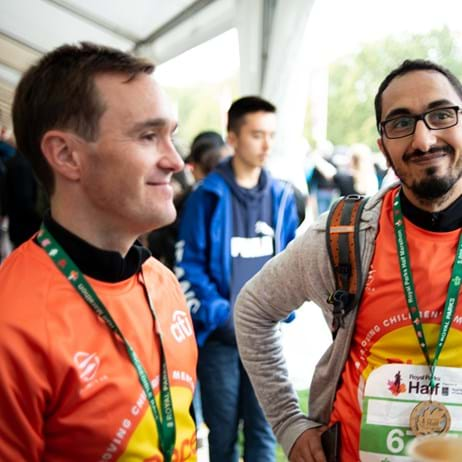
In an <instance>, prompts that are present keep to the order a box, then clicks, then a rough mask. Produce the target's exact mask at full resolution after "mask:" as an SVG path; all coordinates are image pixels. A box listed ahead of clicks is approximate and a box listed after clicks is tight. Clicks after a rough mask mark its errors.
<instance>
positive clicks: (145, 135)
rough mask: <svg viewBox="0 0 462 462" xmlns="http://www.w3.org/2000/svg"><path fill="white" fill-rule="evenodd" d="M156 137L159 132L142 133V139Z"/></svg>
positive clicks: (147, 139)
mask: <svg viewBox="0 0 462 462" xmlns="http://www.w3.org/2000/svg"><path fill="white" fill-rule="evenodd" d="M156 137H157V133H154V132H148V133H143V134H142V135H141V139H143V140H146V141H153V140H154V139H155V138H156Z"/></svg>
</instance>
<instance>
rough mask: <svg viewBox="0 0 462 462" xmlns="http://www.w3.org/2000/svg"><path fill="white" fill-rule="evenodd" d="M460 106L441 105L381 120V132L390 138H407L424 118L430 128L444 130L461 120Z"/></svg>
mask: <svg viewBox="0 0 462 462" xmlns="http://www.w3.org/2000/svg"><path fill="white" fill-rule="evenodd" d="M459 112H460V107H459V106H451V107H439V108H437V109H432V110H431V111H427V112H424V113H422V114H418V115H412V114H409V115H408V114H406V115H401V116H397V117H393V118H392V119H388V120H385V121H384V122H380V124H379V127H380V128H379V131H380V134H382V135H385V136H386V137H387V138H389V139H392V140H393V139H396V138H405V137H406V136H409V135H413V134H414V132H415V128H416V126H417V122H418V121H419V120H422V121H423V123H424V124H425V126H426V127H427V128H428V129H429V130H444V129H445V128H451V127H454V126H455V125H457V123H458V122H459Z"/></svg>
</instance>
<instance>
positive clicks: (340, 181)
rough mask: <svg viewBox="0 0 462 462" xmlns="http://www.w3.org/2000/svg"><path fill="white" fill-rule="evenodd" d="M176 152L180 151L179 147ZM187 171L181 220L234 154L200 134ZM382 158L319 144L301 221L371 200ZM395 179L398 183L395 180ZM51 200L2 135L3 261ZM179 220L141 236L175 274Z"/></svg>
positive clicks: (219, 140)
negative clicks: (359, 198) (355, 200)
mask: <svg viewBox="0 0 462 462" xmlns="http://www.w3.org/2000/svg"><path fill="white" fill-rule="evenodd" d="M178 150H179V151H181V149H180V148H179V147H178ZM180 154H182V157H183V158H184V160H185V168H184V170H182V171H181V172H179V173H176V174H175V175H174V176H173V180H172V183H173V186H174V191H175V206H176V208H177V211H178V215H179V213H180V211H181V208H182V205H183V204H184V202H185V199H186V198H187V196H188V194H189V193H190V192H191V190H192V189H193V188H194V185H195V184H196V183H197V182H198V181H201V180H202V179H203V178H204V177H205V176H207V175H208V174H209V173H210V172H211V171H212V170H213V169H214V168H215V167H216V166H217V165H218V163H219V162H220V161H221V160H223V159H224V158H225V157H227V156H229V155H231V154H232V152H231V150H230V148H229V146H228V145H227V144H226V142H225V140H224V139H223V137H222V136H221V135H220V134H219V133H217V132H214V131H204V132H201V133H199V134H198V135H197V136H196V137H195V138H194V139H193V141H192V143H191V146H190V148H189V152H187V153H184V152H180ZM388 173H389V172H388V169H387V165H386V163H385V160H384V157H383V156H382V155H381V154H380V153H378V152H373V151H372V150H371V149H370V148H369V147H368V146H367V145H365V144H362V143H356V144H353V145H351V146H346V145H338V146H335V145H334V144H333V143H331V142H330V141H327V140H326V141H324V142H323V143H319V144H318V146H316V148H314V149H310V150H309V151H308V152H307V153H306V164H305V177H306V184H307V191H308V195H306V194H305V193H304V192H302V191H300V190H298V189H297V188H295V187H294V193H295V197H296V200H297V211H298V215H299V218H300V222H303V220H304V219H305V216H306V217H307V219H309V220H310V221H311V220H313V219H314V218H316V217H317V216H318V215H320V214H321V213H323V212H325V211H327V210H328V209H329V206H330V204H332V202H333V201H334V200H335V199H337V198H338V197H340V196H346V195H348V194H363V195H372V194H374V193H375V192H377V190H378V189H379V188H380V187H381V186H382V183H383V182H384V181H385V182H388V181H387V178H388ZM393 179H394V178H393ZM47 207H48V200H47V198H46V195H45V194H44V191H43V189H42V188H41V186H40V184H39V183H38V182H37V180H36V178H35V176H34V174H33V171H32V168H31V166H30V165H29V162H28V161H27V160H26V158H25V157H24V156H23V155H22V154H21V153H19V152H18V151H17V150H16V147H15V143H14V139H13V137H12V135H11V132H10V131H8V130H7V129H6V128H4V127H3V128H2V129H1V131H0V262H1V261H3V260H4V259H5V258H6V256H7V255H8V254H9V253H10V252H11V250H12V249H13V248H15V247H18V246H19V245H20V244H21V243H23V242H24V241H26V240H27V239H28V238H29V237H31V236H32V235H33V234H34V233H35V232H36V231H37V230H38V228H39V226H40V222H41V217H42V215H43V212H44V211H45V210H46V209H47ZM177 226H178V218H177V221H175V222H174V223H172V224H171V225H169V226H166V227H164V228H161V229H158V230H155V231H153V232H151V233H149V234H148V235H144V236H141V237H140V240H141V241H142V242H143V244H144V245H145V246H146V247H148V248H149V250H150V251H151V253H152V254H153V256H154V257H156V258H157V259H158V260H160V261H161V262H162V263H164V264H165V265H166V266H167V267H168V268H170V269H173V267H174V261H175V250H174V247H175V242H176V237H177Z"/></svg>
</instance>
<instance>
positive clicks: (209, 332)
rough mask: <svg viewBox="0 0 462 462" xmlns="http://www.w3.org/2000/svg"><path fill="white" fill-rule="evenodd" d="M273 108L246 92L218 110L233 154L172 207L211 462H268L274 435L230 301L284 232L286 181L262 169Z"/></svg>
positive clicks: (287, 231)
mask: <svg viewBox="0 0 462 462" xmlns="http://www.w3.org/2000/svg"><path fill="white" fill-rule="evenodd" d="M275 112H276V108H275V107H274V106H273V105H272V104H271V103H270V102H268V101H266V100H264V99H262V98H260V97H257V96H248V97H243V98H240V99H238V100H237V101H235V102H234V103H233V104H232V105H231V107H230V109H229V111H228V139H227V141H228V144H229V145H230V146H231V148H232V149H233V155H232V156H231V157H229V158H227V159H225V160H224V161H223V162H221V163H220V164H219V165H218V166H217V167H216V168H215V170H214V171H213V172H212V173H210V174H209V175H208V176H207V177H205V179H204V180H203V181H201V182H200V183H199V184H198V186H197V187H196V188H195V189H194V190H193V191H192V193H191V194H190V195H189V197H188V199H187V201H186V203H185V205H184V207H183V211H182V214H181V216H180V226H179V235H178V238H179V240H178V243H177V246H176V255H177V266H176V274H177V276H178V278H179V280H180V282H181V284H182V287H183V288H184V291H185V295H186V299H187V301H188V304H189V307H190V310H191V313H192V317H193V322H194V328H195V332H196V338H197V342H198V345H199V363H198V378H199V381H200V389H201V398H202V408H203V414H204V419H205V423H206V424H207V426H208V428H209V430H210V433H209V438H208V439H209V454H210V461H211V462H237V461H238V460H239V446H238V429H239V424H240V422H242V423H243V427H242V428H243V435H244V454H243V457H244V460H245V461H247V462H271V461H274V458H275V439H274V435H273V433H272V431H271V428H270V426H269V425H268V422H267V421H266V419H265V416H264V414H263V412H262V409H261V407H260V405H259V403H258V401H257V399H256V397H255V393H254V391H253V388H252V385H251V384H250V381H249V379H248V376H247V374H246V372H245V370H244V368H243V366H242V363H241V361H240V357H239V352H238V349H237V345H236V338H235V334H234V324H233V317H234V313H233V311H234V302H235V299H236V296H237V294H238V292H239V290H240V289H241V287H242V286H243V284H244V283H245V282H246V281H247V280H248V279H250V278H251V277H252V276H253V275H254V274H255V273H256V272H257V271H258V270H259V269H260V268H261V267H262V266H263V265H264V264H265V262H267V261H268V260H269V259H270V258H271V257H272V256H273V255H275V254H276V253H278V252H280V251H281V250H282V249H283V248H284V247H285V246H286V245H287V244H288V243H289V242H290V241H291V240H292V239H293V238H294V237H295V231H296V228H297V226H298V217H297V211H296V206H295V198H294V194H293V189H292V187H291V185H290V184H288V183H286V182H282V181H279V180H276V179H274V178H272V177H271V175H270V174H269V172H268V171H267V170H266V169H265V168H264V165H265V162H266V160H267V158H268V156H269V154H270V152H271V147H272V145H273V137H274V134H275V130H276V114H275Z"/></svg>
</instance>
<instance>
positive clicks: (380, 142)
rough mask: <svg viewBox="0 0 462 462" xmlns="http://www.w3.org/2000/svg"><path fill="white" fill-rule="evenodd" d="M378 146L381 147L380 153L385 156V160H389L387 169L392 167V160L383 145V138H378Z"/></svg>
mask: <svg viewBox="0 0 462 462" xmlns="http://www.w3.org/2000/svg"><path fill="white" fill-rule="evenodd" d="M377 146H378V147H379V149H380V152H381V153H382V154H383V155H384V156H385V159H387V167H391V163H390V158H389V156H388V155H387V151H386V150H385V146H384V145H383V140H382V138H377Z"/></svg>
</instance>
